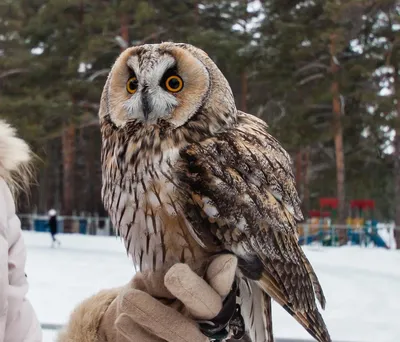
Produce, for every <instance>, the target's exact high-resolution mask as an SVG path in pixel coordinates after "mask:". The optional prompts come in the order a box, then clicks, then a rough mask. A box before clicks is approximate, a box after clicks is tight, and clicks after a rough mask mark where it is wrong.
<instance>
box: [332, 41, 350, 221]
mask: <svg viewBox="0 0 400 342" xmlns="http://www.w3.org/2000/svg"><path fill="white" fill-rule="evenodd" d="M330 38H331V43H330V54H331V73H332V86H331V93H332V110H333V134H334V142H335V155H336V182H337V186H336V193H337V198H338V201H339V207H338V213H337V214H338V223H339V224H344V223H345V220H346V212H345V208H346V207H345V201H346V196H345V165H344V151H343V128H342V118H341V117H342V114H343V113H342V106H341V102H340V92H339V81H338V72H339V65H338V62H337V60H336V35H335V34H332V35H331V37H330Z"/></svg>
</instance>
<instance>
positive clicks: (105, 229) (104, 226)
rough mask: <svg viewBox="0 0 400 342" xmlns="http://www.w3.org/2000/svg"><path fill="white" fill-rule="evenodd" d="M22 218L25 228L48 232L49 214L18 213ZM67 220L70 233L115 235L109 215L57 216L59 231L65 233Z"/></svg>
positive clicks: (22, 224) (23, 227)
mask: <svg viewBox="0 0 400 342" xmlns="http://www.w3.org/2000/svg"><path fill="white" fill-rule="evenodd" d="M18 216H19V218H20V220H21V226H22V229H24V230H31V231H37V232H46V231H48V230H49V227H48V223H47V222H48V216H47V215H40V214H20V215H18ZM65 222H68V223H69V224H70V225H69V230H68V232H70V233H79V234H85V235H105V236H112V235H115V231H114V229H113V227H112V224H111V220H110V218H109V217H100V216H85V215H79V216H78V215H74V216H57V231H58V232H59V233H64V232H65V229H64V226H65Z"/></svg>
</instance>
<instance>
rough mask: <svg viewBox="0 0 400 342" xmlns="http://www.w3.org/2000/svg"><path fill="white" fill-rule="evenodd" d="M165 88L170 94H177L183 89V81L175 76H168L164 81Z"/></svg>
mask: <svg viewBox="0 0 400 342" xmlns="http://www.w3.org/2000/svg"><path fill="white" fill-rule="evenodd" d="M165 88H166V89H167V90H168V91H170V92H171V93H177V92H178V91H181V90H182V88H183V80H182V79H181V78H180V77H179V76H177V75H173V76H170V77H168V78H167V79H166V80H165Z"/></svg>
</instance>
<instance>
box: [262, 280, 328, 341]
mask: <svg viewBox="0 0 400 342" xmlns="http://www.w3.org/2000/svg"><path fill="white" fill-rule="evenodd" d="M258 284H259V286H260V287H261V288H262V289H263V290H264V291H265V292H266V293H268V295H269V296H271V297H272V298H273V299H274V300H275V301H276V302H277V303H278V304H279V305H281V306H282V307H283V308H284V309H285V310H286V311H287V312H288V313H289V314H290V315H291V316H293V317H294V318H295V319H296V320H297V321H298V322H299V323H300V324H301V325H302V326H303V327H304V328H305V329H306V330H307V331H308V333H309V334H310V335H311V336H312V337H314V338H315V339H316V340H317V341H318V342H331V341H332V340H331V337H330V336H329V332H328V329H327V327H326V325H325V322H324V319H323V318H322V316H321V314H320V313H319V312H318V309H317V308H315V309H313V310H312V311H295V310H294V309H293V305H292V304H291V303H290V302H288V301H287V300H286V299H285V296H284V294H283V293H282V291H281V290H280V289H279V288H278V287H277V286H276V284H275V282H274V281H273V280H272V279H271V278H270V277H268V275H266V274H265V273H264V274H263V275H262V277H261V279H260V280H259V281H258Z"/></svg>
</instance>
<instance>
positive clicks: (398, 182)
mask: <svg viewBox="0 0 400 342" xmlns="http://www.w3.org/2000/svg"><path fill="white" fill-rule="evenodd" d="M394 75H395V76H394V90H395V92H396V94H398V92H399V88H400V77H399V69H398V68H394ZM396 112H397V113H396V121H395V122H396V123H395V137H394V152H393V153H394V184H395V185H394V191H395V224H396V227H398V228H399V229H396V230H395V232H394V234H395V239H396V244H397V248H398V249H400V96H399V95H397V105H396Z"/></svg>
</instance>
